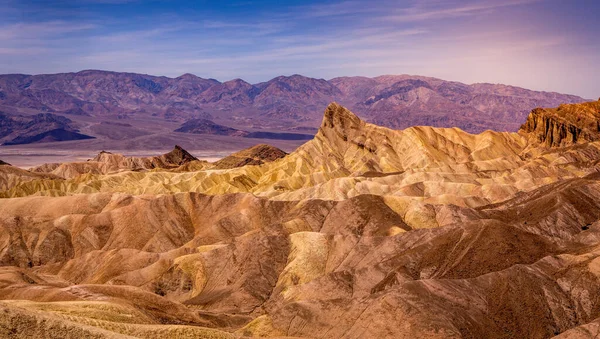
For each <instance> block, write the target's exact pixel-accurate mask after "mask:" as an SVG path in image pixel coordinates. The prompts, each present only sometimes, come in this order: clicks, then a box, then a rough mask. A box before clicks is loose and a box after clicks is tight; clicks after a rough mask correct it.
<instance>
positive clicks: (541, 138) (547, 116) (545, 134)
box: [521, 101, 600, 147]
mask: <svg viewBox="0 0 600 339" xmlns="http://www.w3.org/2000/svg"><path fill="white" fill-rule="evenodd" d="M521 132H523V133H526V134H529V135H530V137H531V138H532V139H533V141H535V142H539V143H541V144H543V145H545V146H548V147H561V146H569V145H573V144H577V143H584V142H590V141H597V140H600V101H599V102H588V103H582V104H571V105H560V106H559V107H557V108H536V109H534V110H533V111H532V112H531V114H529V117H528V118H527V121H526V122H525V124H523V125H522V126H521Z"/></svg>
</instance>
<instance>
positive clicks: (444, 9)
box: [385, 0, 542, 22]
mask: <svg viewBox="0 0 600 339" xmlns="http://www.w3.org/2000/svg"><path fill="white" fill-rule="evenodd" d="M541 1H542V0H505V1H492V0H488V1H472V2H464V1H460V2H453V3H450V4H447V3H444V4H442V3H440V2H431V1H421V2H417V3H416V4H415V5H414V6H412V7H408V8H404V9H401V10H399V11H398V13H396V14H391V15H388V16H386V17H385V19H387V20H393V21H396V22H414V21H426V20H440V19H447V18H456V17H461V16H469V15H477V14H479V13H482V12H486V11H490V10H495V9H499V8H502V7H511V6H522V5H528V4H532V3H536V2H541ZM441 4H442V5H441Z"/></svg>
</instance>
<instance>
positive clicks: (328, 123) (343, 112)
mask: <svg viewBox="0 0 600 339" xmlns="http://www.w3.org/2000/svg"><path fill="white" fill-rule="evenodd" d="M363 124H364V122H363V121H362V120H360V118H359V117H357V116H356V115H355V114H354V113H352V112H350V110H348V109H347V108H345V107H343V106H341V105H339V104H338V103H336V102H332V103H330V104H329V106H327V108H326V109H325V116H324V117H323V123H322V124H321V129H334V130H336V131H338V132H340V133H342V134H343V135H346V134H347V132H349V131H350V130H357V129H359V128H360V127H361V126H362V125H363Z"/></svg>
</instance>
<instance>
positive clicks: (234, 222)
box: [0, 101, 600, 338]
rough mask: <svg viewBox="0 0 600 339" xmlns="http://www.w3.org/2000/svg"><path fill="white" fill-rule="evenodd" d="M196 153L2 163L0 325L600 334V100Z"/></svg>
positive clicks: (345, 129)
mask: <svg viewBox="0 0 600 339" xmlns="http://www.w3.org/2000/svg"><path fill="white" fill-rule="evenodd" d="M249 142H250V141H249ZM194 155H196V154H193V152H187V151H186V150H184V149H183V148H181V147H179V146H177V147H175V148H174V149H173V150H172V151H170V152H168V153H165V154H163V155H156V156H147V157H143V156H139V157H125V156H122V155H120V154H117V153H111V152H101V153H100V154H98V155H96V156H95V157H94V158H93V159H91V160H89V161H71V162H55V163H47V164H43V165H40V166H36V167H33V168H31V169H29V170H26V169H23V168H20V167H17V166H11V165H9V164H2V165H0V309H1V310H0V337H14V338H37V337H46V338H131V337H138V338H154V337H162V338H171V337H173V338H237V337H290V338H291V337H294V338H296V337H297V338H386V337H390V338H392V337H393V338H550V337H554V336H558V337H559V338H593V337H596V336H597V335H598V334H599V333H600V101H597V102H587V103H581V104H565V105H560V106H559V107H557V108H548V109H541V108H540V109H535V110H533V111H532V112H531V113H530V114H529V117H528V118H527V120H526V121H524V122H523V125H522V127H521V128H520V130H519V131H518V133H510V132H492V131H485V132H482V133H480V134H469V133H467V132H464V131H462V130H460V129H458V128H434V127H426V126H417V127H410V128H407V129H404V130H392V129H387V128H384V127H379V126H376V125H373V124H369V123H366V122H364V121H362V120H361V119H360V118H358V117H357V116H356V115H354V114H353V113H352V112H350V111H349V110H348V109H346V108H344V107H342V106H340V105H338V104H335V103H332V104H330V105H329V106H328V107H327V108H326V109H325V113H324V116H323V120H322V124H321V126H320V128H319V129H318V132H317V133H316V135H315V137H314V139H312V140H309V141H308V142H306V143H305V144H303V145H301V146H300V147H298V148H297V149H295V150H294V151H292V152H291V153H289V154H286V153H285V152H283V151H281V150H280V149H278V148H275V147H272V146H268V145H258V146H256V147H252V148H249V149H245V150H242V151H240V152H237V153H234V154H233V155H231V156H228V157H225V158H223V159H221V160H219V161H215V162H209V161H205V160H198V159H197V158H196V157H194ZM1 160H4V161H6V162H7V163H10V161H9V160H8V159H1ZM74 160H76V159H74ZM0 163H1V162H0Z"/></svg>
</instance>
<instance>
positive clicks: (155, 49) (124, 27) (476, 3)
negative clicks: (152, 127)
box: [0, 0, 600, 99]
mask: <svg viewBox="0 0 600 339" xmlns="http://www.w3.org/2000/svg"><path fill="white" fill-rule="evenodd" d="M598 13H600V1H596V0H573V1H564V0H461V1H454V0H447V1H444V0H412V1H400V0H397V1H389V0H371V1H359V0H341V1H339V0H338V1H310V0H307V1H296V0H291V1H270V0H269V1H248V0H240V1H136V0H79V1H69V0H61V1H27V0H0V73H28V74H38V73H57V72H71V71H79V70H82V69H104V70H113V71H130V72H139V73H148V74H153V75H166V76H179V75H181V74H183V73H193V74H196V75H198V76H201V77H206V78H208V77H212V78H216V79H218V80H221V81H225V80H230V79H233V78H243V79H245V80H247V81H249V82H260V81H265V80H268V79H271V78H273V77H275V76H278V75H290V74H295V73H299V74H303V75H306V76H311V77H317V78H325V79H329V78H333V77H336V76H346V75H364V76H377V75H382V74H418V75H427V76H434V77H439V78H442V79H447V80H456V81H461V82H466V83H474V82H491V83H505V84H512V85H518V86H523V87H527V88H531V89H537V90H550V91H558V92H563V93H570V94H577V95H581V96H584V97H586V98H590V99H596V98H598V97H599V96H600V82H599V81H598V73H599V69H600V41H599V36H600V21H599V20H597V16H598Z"/></svg>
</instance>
